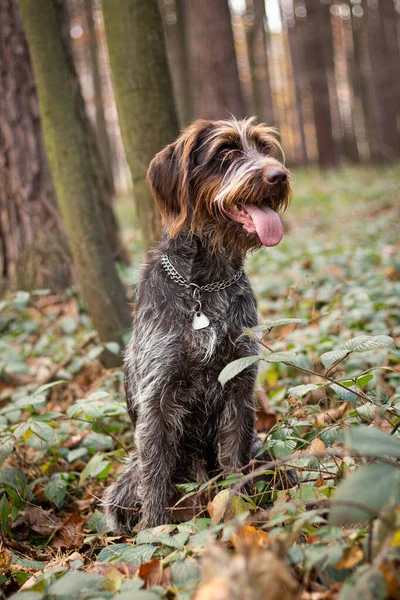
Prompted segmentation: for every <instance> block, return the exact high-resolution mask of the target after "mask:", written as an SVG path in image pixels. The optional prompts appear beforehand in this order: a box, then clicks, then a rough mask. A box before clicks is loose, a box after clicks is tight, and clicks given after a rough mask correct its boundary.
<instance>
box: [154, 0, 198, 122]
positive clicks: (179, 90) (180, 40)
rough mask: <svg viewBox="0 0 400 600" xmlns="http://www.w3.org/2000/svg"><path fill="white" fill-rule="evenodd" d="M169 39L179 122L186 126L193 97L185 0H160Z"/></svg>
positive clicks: (169, 55)
mask: <svg viewBox="0 0 400 600" xmlns="http://www.w3.org/2000/svg"><path fill="white" fill-rule="evenodd" d="M160 5H161V7H162V14H163V16H164V29H165V34H166V39H167V54H168V64H169V67H170V71H171V78H172V85H173V88H174V97H175V100H176V105H177V109H178V115H179V122H180V124H181V126H182V127H185V126H186V125H188V124H189V123H190V121H191V120H192V112H193V110H192V97H191V90H190V69H189V57H188V40H187V19H186V14H185V3H184V0H175V2H174V4H171V2H165V1H164V0H160Z"/></svg>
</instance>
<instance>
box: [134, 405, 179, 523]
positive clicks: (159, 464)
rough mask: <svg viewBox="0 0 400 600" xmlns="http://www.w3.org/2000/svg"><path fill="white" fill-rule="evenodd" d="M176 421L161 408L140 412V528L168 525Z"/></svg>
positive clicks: (138, 443) (138, 437)
mask: <svg viewBox="0 0 400 600" xmlns="http://www.w3.org/2000/svg"><path fill="white" fill-rule="evenodd" d="M175 425H176V421H175V422H174V419H173V417H172V416H171V415H169V416H168V420H167V419H166V413H165V412H164V411H163V409H162V408H161V407H160V404H158V406H157V407H152V408H151V409H150V410H149V409H147V410H139V417H138V422H137V425H136V432H135V439H136V447H137V452H138V468H139V487H138V494H139V497H140V499H141V502H142V518H141V521H140V528H141V529H145V528H146V527H156V526H157V525H162V524H164V523H167V522H168V517H167V510H166V509H167V505H168V501H169V499H170V497H171V494H172V492H173V488H172V475H173V472H174V468H175V465H176V459H177V443H178V435H177V429H176V427H175Z"/></svg>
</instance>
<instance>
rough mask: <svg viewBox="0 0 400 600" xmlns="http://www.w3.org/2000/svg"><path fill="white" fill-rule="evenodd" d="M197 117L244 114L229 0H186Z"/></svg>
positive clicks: (222, 116)
mask: <svg viewBox="0 0 400 600" xmlns="http://www.w3.org/2000/svg"><path fill="white" fill-rule="evenodd" d="M186 7H187V13H188V31H189V56H190V66H191V76H192V91H193V101H194V113H195V117H196V118H203V119H228V118H230V115H233V116H234V117H236V118H242V117H244V113H245V111H244V105H243V98H242V91H241V88H240V81H239V73H238V68H237V63H236V53H235V45H234V41H233V32H232V25H231V15H230V11H229V5H228V1H227V0H201V2H199V0H186Z"/></svg>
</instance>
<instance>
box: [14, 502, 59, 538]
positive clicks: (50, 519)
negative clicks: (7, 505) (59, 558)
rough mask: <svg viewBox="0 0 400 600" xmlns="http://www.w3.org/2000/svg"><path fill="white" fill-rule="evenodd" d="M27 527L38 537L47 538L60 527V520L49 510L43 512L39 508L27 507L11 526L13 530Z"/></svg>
mask: <svg viewBox="0 0 400 600" xmlns="http://www.w3.org/2000/svg"><path fill="white" fill-rule="evenodd" d="M21 525H23V526H24V527H26V526H28V527H29V528H30V529H32V530H33V531H35V532H36V533H38V534H39V535H40V536H43V537H48V536H50V535H52V534H53V533H54V531H55V530H56V529H58V528H59V527H60V525H61V521H60V519H58V518H57V517H55V516H54V514H53V512H52V511H51V510H43V508H40V507H39V506H28V507H27V508H26V509H25V510H24V511H23V512H21V513H20V514H19V516H18V517H17V519H16V520H15V522H14V524H13V529H14V528H17V527H20V526H21Z"/></svg>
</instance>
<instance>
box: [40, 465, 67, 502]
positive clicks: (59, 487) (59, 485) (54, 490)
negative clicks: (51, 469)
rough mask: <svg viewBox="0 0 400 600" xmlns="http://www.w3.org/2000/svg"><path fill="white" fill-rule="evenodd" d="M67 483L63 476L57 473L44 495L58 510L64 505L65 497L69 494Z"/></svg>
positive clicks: (45, 489)
mask: <svg viewBox="0 0 400 600" xmlns="http://www.w3.org/2000/svg"><path fill="white" fill-rule="evenodd" d="M67 486H68V484H67V481H66V480H65V479H64V478H63V476H62V474H60V473H55V474H54V475H53V476H52V478H51V479H50V481H49V483H48V484H47V485H46V486H45V488H44V495H45V497H46V498H47V500H49V501H50V502H53V504H55V505H56V506H57V508H61V507H62V506H63V505H64V501H65V496H66V494H67Z"/></svg>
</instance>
